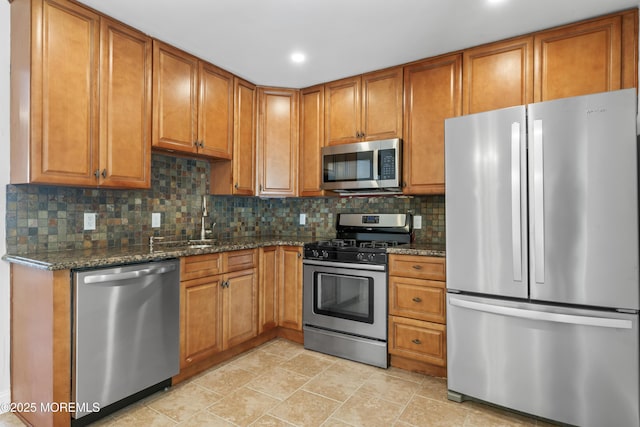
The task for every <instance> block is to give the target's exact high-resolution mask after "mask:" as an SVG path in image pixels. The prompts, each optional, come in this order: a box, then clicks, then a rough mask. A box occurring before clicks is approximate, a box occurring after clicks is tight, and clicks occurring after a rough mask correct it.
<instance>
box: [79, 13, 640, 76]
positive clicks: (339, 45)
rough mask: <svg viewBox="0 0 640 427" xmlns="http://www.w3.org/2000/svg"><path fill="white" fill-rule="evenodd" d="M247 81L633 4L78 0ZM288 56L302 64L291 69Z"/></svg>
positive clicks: (371, 61)
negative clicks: (300, 55) (296, 55)
mask: <svg viewBox="0 0 640 427" xmlns="http://www.w3.org/2000/svg"><path fill="white" fill-rule="evenodd" d="M80 1H81V2H82V3H84V4H86V5H89V6H91V7H93V8H94V9H96V10H99V11H101V12H103V13H105V14H107V15H110V16H112V17H114V18H116V19H119V20H120V21H123V22H125V23H127V24H129V25H131V26H133V27H135V28H138V29H139V30H142V31H143V32H145V33H147V34H149V35H151V36H153V37H155V38H158V39H160V40H163V41H165V42H167V43H169V44H172V45H174V46H176V47H179V48H181V49H183V50H185V51H187V52H190V53H192V54H194V55H196V56H198V57H200V58H202V59H205V60H207V61H209V62H211V63H213V64H215V65H217V66H219V67H222V68H224V69H226V70H228V71H230V72H232V73H234V74H236V75H238V76H240V77H242V78H245V79H247V80H249V81H251V82H253V83H255V84H258V85H264V86H282V87H290V88H302V87H308V86H311V85H314V84H316V83H323V82H328V81H331V80H336V79H339V78H342V77H348V76H352V75H356V74H360V73H363V72H367V71H373V70H378V69H381V68H385V67H388V66H393V65H399V64H403V63H406V62H410V61H413V60H416V59H422V58H427V57H431V56H435V55H438V54H441V53H446V52H451V51H454V50H458V49H463V48H467V47H471V46H477V45H480V44H483V43H487V42H491V41H496V40H501V39H504V38H508V37H512V36H516V35H520V34H526V33H530V32H532V31H537V30H541V29H545V28H550V27H554V26H557V25H561V24H565V23H569V22H574V21H578V20H582V19H585V18H590V17H593V16H598V15H602V14H605V13H609V12H614V11H618V10H623V9H628V8H632V7H638V6H639V4H640V2H639V0H502V1H499V2H496V1H495V0H494V3H491V2H490V1H489V0H133V1H132V0H108V1H107V0H80ZM294 51H301V52H304V53H305V54H306V57H307V60H306V61H305V62H304V63H302V64H294V63H292V62H291V60H290V55H291V53H293V52H294Z"/></svg>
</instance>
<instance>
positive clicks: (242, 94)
mask: <svg viewBox="0 0 640 427" xmlns="http://www.w3.org/2000/svg"><path fill="white" fill-rule="evenodd" d="M234 87H235V91H234V109H235V114H234V117H233V121H234V131H233V172H232V177H233V190H232V191H233V194H237V195H243V196H253V194H254V186H255V177H256V175H255V167H254V163H255V116H256V114H255V111H256V100H255V92H256V87H255V86H254V85H252V84H251V83H249V82H246V81H244V80H241V79H238V78H234Z"/></svg>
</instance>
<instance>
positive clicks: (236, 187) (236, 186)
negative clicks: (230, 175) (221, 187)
mask: <svg viewBox="0 0 640 427" xmlns="http://www.w3.org/2000/svg"><path fill="white" fill-rule="evenodd" d="M234 187H235V189H236V190H237V189H238V183H237V182H236V183H235V185H234Z"/></svg>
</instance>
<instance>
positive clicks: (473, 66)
mask: <svg viewBox="0 0 640 427" xmlns="http://www.w3.org/2000/svg"><path fill="white" fill-rule="evenodd" d="M462 61H463V64H464V70H465V71H464V77H463V82H462V86H463V90H462V99H463V104H462V113H463V114H472V113H479V112H482V111H490V110H496V109H498V108H505V107H513V106H515V105H524V104H528V103H531V102H533V37H520V38H517V39H512V40H508V41H504V42H498V43H492V44H489V45H484V46H479V47H477V48H473V49H468V50H465V51H464V53H463V60H462Z"/></svg>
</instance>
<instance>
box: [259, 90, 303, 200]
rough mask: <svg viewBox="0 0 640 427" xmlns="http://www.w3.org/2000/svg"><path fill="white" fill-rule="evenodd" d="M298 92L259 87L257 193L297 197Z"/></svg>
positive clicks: (260, 194)
mask: <svg viewBox="0 0 640 427" xmlns="http://www.w3.org/2000/svg"><path fill="white" fill-rule="evenodd" d="M299 95H300V93H299V91H298V90H295V89H275V88H264V87H260V88H258V138H257V159H258V162H257V163H258V196H277V197H282V196H297V193H298V174H297V171H298V122H299V120H298V114H299V110H298V108H299V107H298V98H299Z"/></svg>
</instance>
